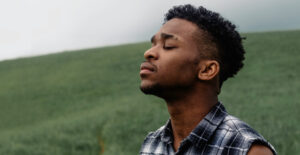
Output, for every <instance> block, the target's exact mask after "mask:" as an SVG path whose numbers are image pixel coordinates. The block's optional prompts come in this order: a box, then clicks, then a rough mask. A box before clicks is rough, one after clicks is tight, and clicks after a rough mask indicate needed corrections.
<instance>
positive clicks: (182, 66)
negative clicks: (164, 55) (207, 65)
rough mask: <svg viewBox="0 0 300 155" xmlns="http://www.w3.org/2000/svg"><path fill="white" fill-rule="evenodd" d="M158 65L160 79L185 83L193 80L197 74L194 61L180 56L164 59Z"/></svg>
mask: <svg viewBox="0 0 300 155" xmlns="http://www.w3.org/2000/svg"><path fill="white" fill-rule="evenodd" d="M159 67H160V68H161V70H160V71H161V73H160V79H161V80H162V81H169V82H172V81H174V82H175V81H177V82H183V83H186V82H190V81H192V80H195V78H196V76H197V73H196V69H195V67H196V65H195V64H194V62H193V61H191V60H189V59H182V57H181V58H180V59H172V60H169V61H165V63H164V64H161V65H160V66H159Z"/></svg>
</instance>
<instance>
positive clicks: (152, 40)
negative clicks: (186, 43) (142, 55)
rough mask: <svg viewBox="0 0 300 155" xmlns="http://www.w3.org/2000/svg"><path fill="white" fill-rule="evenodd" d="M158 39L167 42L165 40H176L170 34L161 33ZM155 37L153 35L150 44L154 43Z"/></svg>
mask: <svg viewBox="0 0 300 155" xmlns="http://www.w3.org/2000/svg"><path fill="white" fill-rule="evenodd" d="M160 37H161V38H162V39H163V40H167V39H174V40H178V38H177V37H175V36H174V35H172V34H167V33H161V34H160ZM155 40H156V39H155V35H153V36H152V37H151V43H154V42H155Z"/></svg>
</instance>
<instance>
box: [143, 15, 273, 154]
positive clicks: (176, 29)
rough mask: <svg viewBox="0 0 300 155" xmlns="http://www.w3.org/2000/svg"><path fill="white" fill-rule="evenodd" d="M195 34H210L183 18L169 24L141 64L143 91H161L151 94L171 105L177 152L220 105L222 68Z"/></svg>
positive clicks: (256, 147) (258, 148)
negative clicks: (216, 105) (205, 54)
mask: <svg viewBox="0 0 300 155" xmlns="http://www.w3.org/2000/svg"><path fill="white" fill-rule="evenodd" d="M195 34H197V35H198V36H201V35H203V36H204V35H205V34H206V33H205V32H204V31H202V30H200V29H199V28H198V27H197V25H195V24H194V23H192V22H189V21H186V20H183V19H178V18H174V19H172V20H170V21H168V22H166V23H165V24H164V25H163V26H162V27H161V29H160V30H159V31H158V32H157V33H156V34H155V35H154V36H153V37H152V39H151V42H152V47H151V48H150V49H149V50H147V51H146V52H145V53H144V57H145V59H146V62H145V63H143V64H142V65H141V72H140V76H141V80H142V81H141V88H144V89H147V88H149V89H151V88H155V89H157V90H159V91H155V92H150V93H149V94H154V95H157V96H159V97H161V98H163V99H164V100H165V101H166V103H167V107H168V112H169V114H170V119H171V125H172V130H173V137H174V143H173V148H174V150H175V151H177V150H178V148H179V146H180V142H181V141H182V140H183V139H184V138H186V137H187V136H188V135H189V134H190V132H191V131H192V130H193V129H194V128H195V127H196V126H197V125H198V123H199V122H200V121H201V120H202V119H203V118H204V117H205V115H206V114H207V113H208V112H209V111H210V109H211V108H212V107H213V106H214V105H215V104H216V103H217V102H218V92H219V87H218V80H219V79H218V73H219V71H220V65H219V63H218V62H217V61H216V60H212V59H208V58H204V57H202V56H201V54H200V52H203V51H199V49H209V48H199V45H200V46H207V45H206V44H205V43H207V42H206V41H201V39H195ZM198 38H205V37H198ZM212 49H213V48H212ZM182 71H184V74H183V73H182ZM257 151H258V152H257ZM259 151H261V152H259ZM252 152H254V153H255V154H258V155H259V154H268V153H269V154H272V152H271V151H270V149H269V148H267V147H265V146H261V145H253V146H252V147H251V149H250V151H249V152H248V154H250V155H251V154H252Z"/></svg>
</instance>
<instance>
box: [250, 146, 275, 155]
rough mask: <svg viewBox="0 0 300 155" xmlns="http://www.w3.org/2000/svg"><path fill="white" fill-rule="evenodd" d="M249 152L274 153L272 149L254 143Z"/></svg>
mask: <svg viewBox="0 0 300 155" xmlns="http://www.w3.org/2000/svg"><path fill="white" fill-rule="evenodd" d="M247 154H248V155H273V152H272V151H271V150H270V148H268V147H266V146H264V145H259V144H254V145H252V146H251V148H250V149H249V151H248V153H247Z"/></svg>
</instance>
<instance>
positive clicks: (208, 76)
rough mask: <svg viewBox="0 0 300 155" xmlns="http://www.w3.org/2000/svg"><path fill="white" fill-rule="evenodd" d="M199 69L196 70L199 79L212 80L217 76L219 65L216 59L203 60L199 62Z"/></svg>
mask: <svg viewBox="0 0 300 155" xmlns="http://www.w3.org/2000/svg"><path fill="white" fill-rule="evenodd" d="M199 65H200V69H199V72H198V78H199V79H200V80H205V81H208V80H212V79H213V78H214V77H216V76H217V74H218V73H219V70H220V65H219V63H218V62H217V61H216V60H205V61H202V63H200V64H199Z"/></svg>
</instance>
